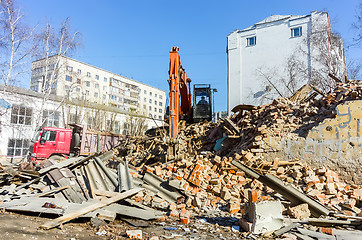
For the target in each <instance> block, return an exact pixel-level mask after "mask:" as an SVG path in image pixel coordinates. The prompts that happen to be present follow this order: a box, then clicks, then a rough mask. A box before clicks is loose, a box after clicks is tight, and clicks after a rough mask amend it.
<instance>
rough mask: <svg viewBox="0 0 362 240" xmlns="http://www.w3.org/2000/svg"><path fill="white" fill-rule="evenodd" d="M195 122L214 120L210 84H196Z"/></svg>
mask: <svg viewBox="0 0 362 240" xmlns="http://www.w3.org/2000/svg"><path fill="white" fill-rule="evenodd" d="M193 98H194V99H193V109H192V110H193V122H201V121H203V120H207V121H211V120H212V95H211V85H210V84H195V85H194V93H193Z"/></svg>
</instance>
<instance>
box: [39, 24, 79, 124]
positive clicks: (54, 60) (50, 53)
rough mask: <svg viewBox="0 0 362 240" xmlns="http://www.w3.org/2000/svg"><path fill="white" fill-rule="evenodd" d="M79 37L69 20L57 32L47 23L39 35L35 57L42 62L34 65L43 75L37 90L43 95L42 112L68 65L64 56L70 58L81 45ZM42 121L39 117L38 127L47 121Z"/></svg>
mask: <svg viewBox="0 0 362 240" xmlns="http://www.w3.org/2000/svg"><path fill="white" fill-rule="evenodd" d="M79 37H80V33H79V32H72V30H71V27H70V20H69V18H67V19H66V20H65V21H64V22H63V23H62V25H61V26H60V29H59V30H55V29H54V28H53V27H52V25H51V24H50V23H47V24H46V26H45V28H44V30H43V31H41V32H40V33H39V34H37V36H36V42H37V44H36V45H37V49H36V50H37V51H36V52H35V55H34V57H35V58H36V59H40V60H41V61H39V65H37V64H36V63H35V64H34V66H36V68H35V69H33V71H34V70H39V71H40V72H41V73H42V81H41V86H40V89H37V90H38V91H39V92H41V93H42V94H43V100H42V103H41V111H43V109H44V106H45V104H46V102H47V100H48V99H49V96H50V95H51V94H52V93H54V90H55V88H56V84H57V77H58V75H60V74H61V72H60V71H64V70H65V68H64V67H63V65H64V64H66V63H65V62H64V61H63V60H64V58H63V56H68V55H69V54H70V53H71V52H73V51H75V49H76V48H77V46H78V45H79V44H80V39H79ZM69 91H70V89H69ZM68 95H69V94H68ZM66 97H67V96H65V97H64V98H63V100H62V101H61V103H60V104H59V106H58V107H57V109H58V108H60V106H61V105H62V104H63V102H64V100H65V99H66ZM57 109H56V110H57ZM40 120H41V118H40V117H38V119H37V120H36V123H37V125H42V124H43V123H44V121H45V120H46V119H43V123H42V124H41V123H40Z"/></svg>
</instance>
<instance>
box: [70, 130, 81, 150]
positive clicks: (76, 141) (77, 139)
mask: <svg viewBox="0 0 362 240" xmlns="http://www.w3.org/2000/svg"><path fill="white" fill-rule="evenodd" d="M79 146H80V135H79V133H74V134H73V139H72V148H76V147H79Z"/></svg>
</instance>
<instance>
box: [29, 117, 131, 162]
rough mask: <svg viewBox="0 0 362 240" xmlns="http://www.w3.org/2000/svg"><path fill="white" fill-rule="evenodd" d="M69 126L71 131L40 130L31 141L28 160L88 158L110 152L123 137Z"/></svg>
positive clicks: (46, 128) (48, 128)
mask: <svg viewBox="0 0 362 240" xmlns="http://www.w3.org/2000/svg"><path fill="white" fill-rule="evenodd" d="M70 126H71V127H72V129H65V128H54V127H43V128H40V129H39V130H38V131H37V133H36V134H35V136H34V138H33V139H32V145H31V146H30V150H29V152H30V155H29V158H30V160H31V161H36V162H39V161H42V160H45V159H54V160H61V159H66V158H69V157H76V156H88V155H91V154H93V153H95V152H101V151H108V150H110V149H111V148H113V147H115V146H117V145H118V143H119V142H120V140H121V139H122V138H123V137H124V136H123V135H119V134H111V133H106V132H97V131H93V130H87V128H86V127H84V126H82V125H77V124H71V125H70Z"/></svg>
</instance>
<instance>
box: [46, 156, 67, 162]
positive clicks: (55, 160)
mask: <svg viewBox="0 0 362 240" xmlns="http://www.w3.org/2000/svg"><path fill="white" fill-rule="evenodd" d="M49 160H51V161H52V162H61V161H64V160H65V157H62V156H59V155H53V156H51V157H50V158H49Z"/></svg>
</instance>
